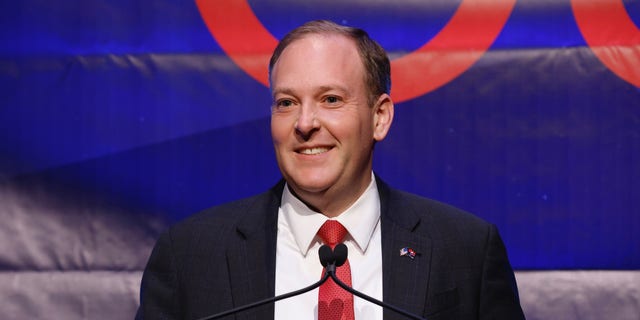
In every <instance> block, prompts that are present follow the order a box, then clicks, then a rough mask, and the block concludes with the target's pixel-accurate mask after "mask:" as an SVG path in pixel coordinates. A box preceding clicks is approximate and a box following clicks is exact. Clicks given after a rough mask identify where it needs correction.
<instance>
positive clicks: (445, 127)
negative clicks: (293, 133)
mask: <svg viewBox="0 0 640 320" xmlns="http://www.w3.org/2000/svg"><path fill="white" fill-rule="evenodd" d="M205 2H206V1H201V3H205ZM469 2H470V1H468V0H466V1H425V2H424V3H422V2H416V1H408V0H407V1H393V2H388V3H387V2H369V1H364V0H360V1H349V2H345V1H339V0H323V1H315V2H303V1H293V0H273V1H249V2H248V5H249V6H250V9H251V12H252V13H253V14H255V16H256V17H257V19H258V21H259V22H260V23H261V24H262V25H263V26H264V28H265V29H266V30H268V31H269V32H270V33H271V34H272V35H273V37H275V38H276V39H278V38H280V37H282V35H283V34H284V33H286V32H287V31H288V30H290V29H291V28H293V27H295V26H297V25H299V24H301V23H303V22H304V21H307V20H310V19H331V20H334V21H336V22H339V23H342V24H346V25H352V26H358V27H362V28H364V29H366V30H368V31H369V33H370V34H371V35H372V37H374V38H375V39H377V40H378V41H379V42H380V43H381V44H382V45H383V46H384V47H385V48H387V50H388V51H389V53H390V55H391V57H392V58H393V59H394V60H396V59H401V58H402V57H404V56H407V55H409V54H410V53H411V52H413V51H414V50H417V49H418V48H420V47H421V46H422V45H423V44H425V43H426V42H429V41H430V39H432V38H434V37H436V36H437V35H438V34H439V32H440V31H441V30H443V28H445V27H446V26H447V25H448V24H449V23H450V21H451V19H452V16H453V15H455V14H456V12H458V9H459V8H461V7H462V5H463V4H465V3H466V4H468V3H469ZM471 2H473V1H471ZM475 2H476V3H480V4H482V3H488V4H489V5H484V6H482V5H480V6H479V7H478V10H476V11H474V12H476V13H477V16H476V19H479V20H480V21H482V22H483V23H484V21H485V20H486V21H487V23H489V22H490V21H494V20H495V19H494V15H493V14H492V12H491V8H492V6H493V5H492V4H491V3H492V2H493V3H495V4H498V3H502V4H505V3H506V4H509V3H511V2H512V1H500V0H495V1H475ZM585 2H589V1H574V6H573V7H572V5H571V3H570V1H569V0H553V1H534V0H524V1H517V2H514V3H513V7H512V8H511V7H510V6H508V7H509V8H510V9H509V10H510V11H508V13H509V15H508V19H506V23H504V25H501V27H500V29H499V33H498V34H496V38H495V40H494V41H492V42H491V43H490V45H491V46H490V48H489V50H487V51H486V52H482V54H481V55H480V56H479V59H478V60H477V61H475V62H474V63H473V64H472V65H471V67H470V68H466V69H464V70H463V72H462V73H461V74H459V75H456V76H455V77H453V79H452V80H451V81H446V82H445V83H444V84H442V85H441V86H439V87H437V88H435V89H434V90H430V91H425V92H423V93H422V94H420V95H418V96H417V97H414V98H407V99H403V101H400V102H399V103H397V105H396V119H395V122H394V125H393V127H392V130H391V133H390V136H389V137H388V138H387V140H385V141H384V142H382V143H381V144H379V145H378V146H377V150H376V155H375V160H374V169H375V171H376V172H377V173H378V174H379V175H380V176H381V177H382V178H383V179H384V180H386V181H387V182H389V183H390V184H391V185H393V186H395V187H397V188H401V189H405V190H408V191H410V192H414V193H417V194H420V195H423V196H427V197H430V198H433V199H437V200H440V201H443V202H447V203H450V204H453V205H455V206H458V207H460V208H463V209H465V210H467V211H470V212H473V213H474V214H476V215H478V216H481V217H483V218H485V219H486V220H489V221H491V222H493V223H495V224H497V225H498V227H499V229H500V231H501V233H502V235H503V238H504V240H505V243H506V245H507V248H508V251H509V255H510V258H511V261H512V263H513V265H514V267H515V268H518V269H638V268H640V249H639V248H640V235H639V234H640V233H639V232H638V230H640V210H639V209H638V200H640V185H639V182H638V181H640V165H639V163H640V89H639V86H640V82H638V79H640V71H639V70H640V29H638V25H640V2H639V1H618V0H611V3H616V4H619V7H621V8H623V9H624V10H623V11H624V13H625V15H624V16H625V17H626V19H628V21H630V22H631V24H632V26H633V27H632V28H631V29H627V30H626V31H625V32H624V33H615V32H614V33H613V36H612V37H613V38H616V36H615V34H618V35H620V34H621V35H622V36H620V37H621V38H620V37H619V38H616V39H617V40H616V41H618V42H616V43H611V44H609V43H604V44H602V43H594V44H590V43H589V41H587V39H589V35H588V34H586V33H585V32H587V31H585V30H586V29H584V28H581V27H580V24H579V23H578V22H577V21H578V20H577V18H576V8H579V7H580V6H582V7H584V6H585V5H584V3H585ZM217 3H236V4H242V3H243V1H218V2H217ZM216 5H217V4H212V6H216ZM233 5H235V4H232V6H233ZM605 7H606V6H605ZM605 9H606V8H604V9H602V10H600V11H602V12H606V10H605ZM598 10H599V9H598V8H596V11H598ZM611 17H615V15H613V14H611V15H608V16H607V15H605V14H603V18H602V19H605V20H606V19H611ZM229 18H230V19H231V18H232V17H229ZM207 19H212V18H207V16H206V14H204V13H201V11H200V10H199V7H198V6H197V4H196V3H195V2H193V1H190V0H189V1H186V0H185V1H178V0H174V1H170V0H154V1H144V0H140V1H131V0H109V1H106V0H105V1H102V0H93V1H84V0H68V1H41V0H23V1H3V2H2V4H0V25H1V28H0V41H1V43H2V46H1V49H0V50H1V51H0V183H2V186H3V187H4V188H8V189H11V190H20V191H21V192H29V191H30V190H33V192H34V193H36V191H37V192H43V190H44V192H46V193H48V194H50V195H52V196H53V197H58V198H60V199H64V201H68V202H70V203H80V202H82V203H85V204H86V205H89V206H95V207H96V208H98V207H100V206H104V205H105V204H108V205H110V206H111V205H113V206H119V207H125V208H128V209H129V211H130V212H135V213H136V214H142V215H143V216H145V215H146V216H148V217H158V216H160V217H163V218H165V219H166V220H167V221H169V223H172V222H175V221H177V220H179V219H182V218H184V217H186V216H188V215H190V214H192V213H194V212H195V211H198V210H201V209H203V208H206V207H208V206H212V205H215V204H219V203H222V202H226V201H229V200H233V199H237V198H241V197H244V196H248V195H252V194H255V193H258V192H261V191H263V190H265V189H266V188H268V187H270V186H271V185H273V184H275V183H276V182H277V181H278V179H280V174H279V172H278V169H277V165H276V163H275V160H274V154H273V150H272V149H273V146H272V144H271V138H270V133H269V121H270V110H269V106H270V100H271V98H270V94H269V91H268V89H267V88H266V87H265V86H264V85H263V84H262V83H260V82H259V81H258V80H256V79H254V78H253V77H251V76H249V75H248V74H247V73H246V72H245V71H243V69H242V68H240V67H239V66H238V65H237V64H236V63H235V62H234V61H233V60H231V59H230V57H229V55H228V52H225V50H223V49H222V48H223V47H224V43H223V42H221V41H220V39H217V38H215V37H214V36H212V33H211V32H210V30H209V28H208V26H209V27H211V26H212V25H213V24H212V21H211V20H207ZM590 19H592V18H590ZM588 21H591V20H588ZM213 22H215V21H213ZM594 23H595V22H594ZM217 25H219V24H216V26H217ZM222 25H225V23H222ZM217 28H219V27H217ZM247 28H251V26H250V25H247ZM213 31H216V30H213ZM218 31H221V32H225V33H226V34H229V35H231V36H234V37H235V40H233V41H235V42H239V43H245V44H251V43H252V41H255V39H250V38H243V37H245V36H246V35H245V34H244V33H243V32H241V30H240V31H236V30H231V29H230V30H218ZM613 31H615V30H613ZM613 31H612V32H613ZM234 32H237V35H235V34H234ZM473 32H474V30H473V29H469V30H464V32H459V31H458V33H457V34H456V37H457V38H460V39H466V38H470V39H474V37H475V34H474V33H473ZM457 38H455V39H457ZM225 41H227V40H225ZM465 41H466V40H465ZM603 47H604V48H605V49H606V48H609V49H611V50H610V51H608V52H609V53H610V56H612V58H611V61H613V62H616V63H618V64H619V65H622V67H620V68H621V69H622V70H623V71H625V70H626V71H627V72H628V73H630V74H631V75H632V77H631V78H629V77H627V78H625V77H623V76H620V74H619V73H620V71H619V70H618V71H616V70H615V68H612V67H611V66H609V65H608V64H607V63H605V61H603V58H601V57H600V56H598V55H597V54H596V53H597V50H598V49H602V48H603ZM456 50H457V51H456V52H444V53H443V54H444V55H447V54H450V55H452V54H456V53H457V54H460V53H462V55H463V56H464V55H466V54H467V53H465V52H466V51H468V50H467V48H464V47H462V48H456ZM449 67H450V64H447V63H443V64H442V65H438V64H434V65H433V70H432V69H427V70H417V71H416V72H424V73H423V74H420V76H421V77H423V78H424V79H425V81H427V80H429V79H430V78H429V77H431V73H430V72H436V71H434V70H435V69H438V68H449ZM264 68H266V66H264ZM396 82H398V81H396ZM419 82H420V81H417V82H416V81H413V84H415V85H419ZM394 84H396V83H394ZM400 85H402V86H407V85H410V84H407V83H400ZM392 96H393V95H392ZM33 201H34V202H37V201H38V199H37V198H34V199H33ZM133 221H135V222H133ZM133 221H132V222H131V223H143V222H140V221H141V220H133ZM142 221H144V219H142ZM3 223H6V224H10V223H11V221H4V222H3Z"/></svg>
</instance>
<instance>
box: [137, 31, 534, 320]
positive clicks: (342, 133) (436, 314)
mask: <svg viewBox="0 0 640 320" xmlns="http://www.w3.org/2000/svg"><path fill="white" fill-rule="evenodd" d="M269 67H270V82H271V92H272V96H273V105H272V118H271V132H272V138H273V142H274V147H275V153H276V158H277V161H278V166H279V168H280V171H281V172H282V175H283V177H284V179H283V181H281V182H280V183H278V184H277V185H276V186H274V187H273V188H272V189H271V190H269V191H267V192H266V193H264V194H261V195H257V196H254V197H252V198H249V199H243V200H240V201H236V202H233V203H229V204H226V205H222V206H219V207H215V208H211V209H208V210H206V211H204V212H201V213H199V214H197V215H194V216H193V217H191V218H189V219H187V220H186V221H184V222H182V223H179V224H178V225H176V226H174V227H172V228H171V229H170V230H169V231H167V232H166V233H164V234H163V235H162V236H161V237H160V239H159V240H158V243H157V244H156V247H155V248H154V250H153V253H152V255H151V257H150V259H149V263H148V265H147V268H146V270H145V273H144V276H143V279H142V288H141V306H140V309H139V312H138V317H139V318H145V319H196V318H199V317H204V316H208V315H211V314H215V313H218V312H222V311H225V310H229V309H232V308H235V307H238V306H242V305H245V304H249V303H252V302H255V301H259V300H262V299H265V298H268V297H272V296H274V295H279V294H282V293H286V292H290V291H293V290H296V289H300V288H302V287H305V286H307V285H309V284H311V283H314V282H315V281H317V280H319V279H320V277H321V275H322V267H321V266H320V263H319V262H318V255H317V252H318V248H319V247H320V246H321V245H322V244H323V243H327V244H330V245H333V244H335V243H336V242H344V243H345V244H346V245H347V247H348V252H349V255H348V263H345V266H342V267H339V268H338V271H337V272H338V276H339V277H341V279H343V280H344V281H345V282H347V283H351V285H352V286H353V287H354V288H355V289H357V290H360V291H362V292H364V293H366V294H368V295H370V296H373V297H374V298H377V299H379V300H383V301H384V302H386V303H390V304H392V305H394V306H396V307H400V308H402V309H404V310H406V311H409V312H412V313H414V314H417V315H420V316H424V317H427V318H428V319H510V320H511V319H523V318H524V316H523V314H522V310H521V308H520V305H519V301H518V294H517V288H516V283H515V279H514V276H513V271H512V269H511V266H510V264H509V261H508V259H507V255H506V252H505V248H504V246H503V244H502V240H501V239H500V236H499V235H498V232H497V230H496V228H495V227H494V226H493V225H491V224H488V223H486V222H484V221H482V220H480V219H479V218H476V217H474V216H472V215H470V214H468V213H465V212H462V211H460V210H458V209H455V208H453V207H450V206H447V205H444V204H441V203H438V202H435V201H432V200H428V199H425V198H421V197H418V196H415V195H410V194H407V193H404V192H401V191H398V190H394V189H391V188H390V187H389V186H387V185H386V184H385V183H384V182H383V181H382V180H380V179H379V178H378V177H376V176H375V175H374V174H373V172H372V158H373V149H374V145H375V143H377V142H379V141H381V140H383V139H384V138H385V136H386V134H387V132H388V131H389V128H390V126H391V123H392V121H393V114H394V106H393V102H392V100H391V97H390V96H389V89H390V67H389V60H388V58H387V55H386V53H385V52H384V50H383V49H382V48H381V47H380V46H379V45H378V44H377V43H375V42H374V41H373V40H371V39H370V38H369V37H368V35H367V34H366V32H364V31H362V30H360V29H355V28H348V27H342V26H339V25H336V24H334V23H331V22H328V21H313V22H309V23H307V24H305V25H303V26H301V27H299V28H297V29H295V30H293V31H292V32H290V33H289V34H288V35H287V36H285V38H283V40H282V41H281V42H280V44H279V45H278V47H277V48H276V50H275V52H274V54H273V56H272V58H271V62H270V66H269ZM327 221H330V222H327ZM336 221H337V222H336ZM338 222H339V224H338ZM328 226H329V227H328ZM327 228H329V229H330V231H326V230H327ZM332 228H337V229H332ZM335 230H338V231H335ZM336 233H341V236H343V238H341V239H338V240H327V239H328V238H327V237H329V236H327V234H336ZM332 241H333V244H332V243H331V242H332ZM344 270H349V271H348V272H347V271H344ZM341 272H342V273H343V274H342V275H341ZM345 272H346V273H347V275H346V276H345ZM349 273H350V274H349ZM343 277H345V278H343ZM331 286H334V287H333V288H331ZM332 290H333V291H332ZM336 296H340V297H339V298H336ZM332 312H335V313H337V314H334V315H331V313H332ZM236 316H237V318H238V319H273V318H275V319H353V317H355V318H356V319H382V318H383V317H384V319H405V317H404V316H401V315H399V314H397V313H395V312H393V311H391V310H386V309H385V310H383V309H382V308H380V307H378V306H376V305H374V304H372V303H369V302H367V301H364V300H362V299H359V298H355V299H354V298H353V297H352V296H351V295H345V294H344V291H340V292H338V291H336V288H335V285H334V284H333V283H332V281H331V280H329V281H328V282H327V284H325V285H323V286H322V287H321V288H320V289H316V290H314V291H311V292H309V293H306V294H303V295H300V296H297V297H294V298H290V299H286V300H282V301H279V302H277V303H275V304H268V305H265V306H262V307H258V308H254V309H251V310H248V311H244V312H240V313H237V314H236Z"/></svg>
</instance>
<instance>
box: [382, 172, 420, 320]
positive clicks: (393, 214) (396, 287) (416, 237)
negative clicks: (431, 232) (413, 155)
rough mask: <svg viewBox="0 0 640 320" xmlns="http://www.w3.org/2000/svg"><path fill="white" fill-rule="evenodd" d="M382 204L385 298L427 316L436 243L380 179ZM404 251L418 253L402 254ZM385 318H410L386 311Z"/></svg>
mask: <svg viewBox="0 0 640 320" xmlns="http://www.w3.org/2000/svg"><path fill="white" fill-rule="evenodd" d="M377 182H378V191H379V193H380V204H381V222H382V224H381V232H382V278H383V299H384V301H385V302H387V303H390V304H392V305H394V306H397V307H399V308H401V309H404V310H406V311H409V312H411V313H414V314H417V315H422V314H424V311H425V310H424V305H425V302H426V300H427V289H428V284H429V272H430V269H431V268H430V266H431V252H432V243H431V239H430V238H429V237H428V235H427V234H426V233H425V232H424V231H422V232H420V230H423V229H422V228H420V223H421V222H422V223H424V221H421V220H420V219H419V218H418V216H417V215H415V213H414V211H413V210H414V208H413V207H412V206H411V205H410V203H407V200H408V199H405V198H404V197H402V196H401V195H400V194H398V193H397V192H396V191H393V190H391V189H390V188H389V187H388V186H387V185H386V184H385V183H384V182H382V181H381V180H380V179H377ZM402 248H408V249H411V250H413V251H414V252H415V253H416V256H415V257H414V258H413V259H412V258H411V257H410V256H409V255H404V256H401V255H400V250H401V249H402ZM384 319H385V320H389V319H406V317H404V316H402V315H399V314H397V313H396V312H394V311H391V310H386V309H385V310H384Z"/></svg>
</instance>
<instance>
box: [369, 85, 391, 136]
mask: <svg viewBox="0 0 640 320" xmlns="http://www.w3.org/2000/svg"><path fill="white" fill-rule="evenodd" d="M392 122H393V101H392V100H391V97H390V96H389V95H388V94H386V93H383V94H382V95H380V97H378V100H377V101H376V103H375V105H374V106H373V139H374V140H375V141H382V140H383V139H384V138H385V137H386V136H387V132H389V129H390V128H391V123H392Z"/></svg>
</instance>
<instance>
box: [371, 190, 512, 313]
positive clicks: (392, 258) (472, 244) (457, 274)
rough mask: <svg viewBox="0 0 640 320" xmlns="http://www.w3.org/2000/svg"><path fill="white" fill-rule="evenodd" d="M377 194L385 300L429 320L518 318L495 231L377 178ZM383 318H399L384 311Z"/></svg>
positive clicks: (504, 256)
mask: <svg viewBox="0 0 640 320" xmlns="http://www.w3.org/2000/svg"><path fill="white" fill-rule="evenodd" d="M378 190H379V192H380V199H381V206H382V207H381V222H382V224H381V226H382V229H381V230H382V247H383V288H384V289H383V292H384V293H383V295H384V300H385V301H387V302H391V303H392V304H394V305H397V306H400V307H401V308H404V309H405V310H409V311H412V312H414V313H416V314H420V315H422V316H425V317H427V318H429V319H523V318H524V316H523V314H522V310H521V308H520V304H519V300H518V292H517V287H516V283H515V278H514V275H513V271H512V269H511V265H510V263H509V260H508V258H507V253H506V249H505V247H504V244H503V243H502V240H501V239H500V236H499V234H498V231H497V228H496V227H495V226H494V225H493V224H490V223H488V222H486V221H484V220H483V219H481V218H479V217H476V216H474V215H472V214H470V213H468V212H465V211H463V210H460V209H458V208H455V207H453V206H450V205H447V204H444V203H441V202H438V201H435V200H431V199H427V198H424V197H421V196H417V195H414V194H410V193H407V192H404V191H399V190H395V189H392V188H390V187H389V186H387V185H386V184H385V183H384V182H382V181H381V180H380V179H378ZM405 248H410V249H412V251H413V252H414V253H415V256H413V257H412V256H410V255H407V254H404V255H403V253H402V251H401V250H402V249H405ZM385 319H401V318H399V317H398V318H397V315H396V314H394V313H391V312H388V311H386V310H385Z"/></svg>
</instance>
